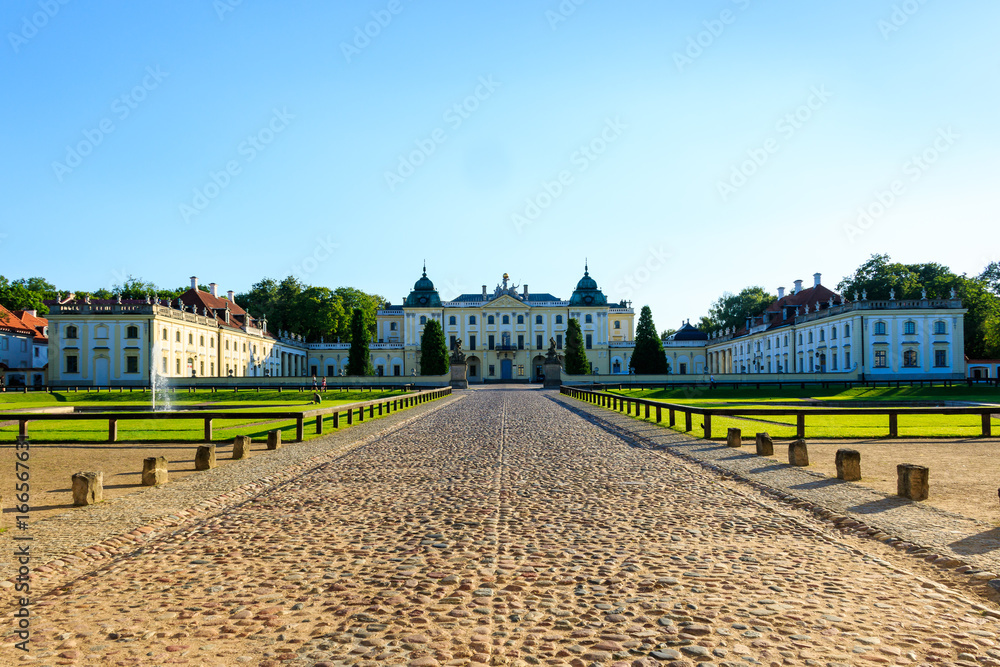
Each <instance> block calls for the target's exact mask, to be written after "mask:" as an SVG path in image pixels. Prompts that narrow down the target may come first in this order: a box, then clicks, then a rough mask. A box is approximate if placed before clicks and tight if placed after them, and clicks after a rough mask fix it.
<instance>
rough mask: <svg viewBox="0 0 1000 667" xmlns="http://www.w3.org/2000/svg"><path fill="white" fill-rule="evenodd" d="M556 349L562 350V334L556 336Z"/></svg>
mask: <svg viewBox="0 0 1000 667" xmlns="http://www.w3.org/2000/svg"><path fill="white" fill-rule="evenodd" d="M556 349H557V350H561V349H562V334H556Z"/></svg>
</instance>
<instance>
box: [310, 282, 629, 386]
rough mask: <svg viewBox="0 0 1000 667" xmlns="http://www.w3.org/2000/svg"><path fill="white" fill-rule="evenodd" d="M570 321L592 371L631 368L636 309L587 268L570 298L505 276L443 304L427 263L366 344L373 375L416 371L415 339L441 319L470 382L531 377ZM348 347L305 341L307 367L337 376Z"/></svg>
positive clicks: (381, 315) (560, 344) (383, 312)
mask: <svg viewBox="0 0 1000 667" xmlns="http://www.w3.org/2000/svg"><path fill="white" fill-rule="evenodd" d="M570 318H576V319H577V320H578V321H579V322H580V328H581V329H582V332H583V339H584V347H585V348H586V354H587V359H588V360H589V361H590V365H591V368H592V369H594V370H595V371H596V372H597V373H601V374H611V373H628V363H629V360H630V359H631V358H632V349H633V346H634V343H633V332H634V330H635V327H634V311H633V310H632V307H631V305H630V304H627V303H625V302H621V303H609V302H608V299H607V297H606V296H605V295H604V292H602V291H601V289H600V288H599V287H598V285H597V282H596V281H595V280H594V279H593V278H592V277H590V272H589V269H588V267H586V266H585V267H584V273H583V277H582V278H581V279H580V280H579V282H577V284H576V288H575V289H574V290H573V292H572V294H571V295H570V298H569V299H568V300H564V299H560V298H559V297H557V296H554V295H552V294H550V293H548V292H532V291H531V290H530V289H529V288H528V285H521V286H517V285H512V284H511V282H510V277H509V276H508V275H507V274H506V273H505V274H504V275H503V278H502V280H501V282H500V283H498V284H497V285H496V287H495V288H494V289H493V290H489V289H487V286H486V285H483V290H482V292H481V293H478V294H461V295H459V296H458V297H456V298H454V299H452V300H451V301H443V300H442V299H441V296H440V295H439V293H438V290H437V288H435V287H434V283H433V282H432V281H431V279H430V278H428V277H427V268H426V267H424V272H423V274H422V275H421V276H420V278H419V279H418V280H417V282H416V283H414V285H413V289H412V290H410V293H409V294H408V295H407V296H406V297H405V298H404V299H403V301H402V303H401V304H399V305H391V304H388V303H387V304H385V305H384V306H383V307H382V308H381V309H380V310H379V311H378V313H377V317H376V319H377V334H376V342H373V343H372V344H371V345H370V350H371V353H372V365H373V366H374V367H375V372H376V374H378V375H389V376H399V375H403V376H408V375H419V374H420V341H421V337H422V336H423V330H424V326H425V325H426V324H427V322H429V321H431V320H437V321H438V322H439V323H440V324H441V328H442V329H443V331H444V335H445V338H446V340H448V341H450V344H451V347H452V348H454V346H455V343H456V341H459V340H460V341H461V343H462V350H463V351H464V352H465V354H466V363H467V364H468V379H469V382H474V383H475V382H489V381H493V380H495V381H511V382H513V381H536V380H538V379H539V378H540V377H541V374H542V366H543V364H544V359H545V353H546V350H548V347H549V340H550V339H552V340H554V341H555V344H556V349H557V350H562V349H564V347H565V344H566V340H565V339H566V327H567V325H568V324H569V319H570ZM349 347H350V346H349V345H347V344H344V343H318V344H317V343H313V344H310V345H309V367H310V372H311V373H315V374H317V375H337V374H339V372H340V369H341V368H344V367H346V365H347V352H348V349H349Z"/></svg>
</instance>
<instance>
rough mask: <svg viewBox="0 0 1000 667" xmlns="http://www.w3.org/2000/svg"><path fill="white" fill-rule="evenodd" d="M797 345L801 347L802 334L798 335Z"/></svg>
mask: <svg viewBox="0 0 1000 667" xmlns="http://www.w3.org/2000/svg"><path fill="white" fill-rule="evenodd" d="M799 345H802V334H799Z"/></svg>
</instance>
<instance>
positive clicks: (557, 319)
mask: <svg viewBox="0 0 1000 667" xmlns="http://www.w3.org/2000/svg"><path fill="white" fill-rule="evenodd" d="M562 323H563V321H562V315H556V324H562Z"/></svg>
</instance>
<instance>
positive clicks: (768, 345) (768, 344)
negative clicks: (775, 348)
mask: <svg viewBox="0 0 1000 667" xmlns="http://www.w3.org/2000/svg"><path fill="white" fill-rule="evenodd" d="M767 349H769V350H770V349H771V339H770V338H768V339H767Z"/></svg>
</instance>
